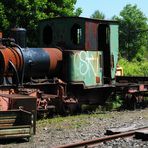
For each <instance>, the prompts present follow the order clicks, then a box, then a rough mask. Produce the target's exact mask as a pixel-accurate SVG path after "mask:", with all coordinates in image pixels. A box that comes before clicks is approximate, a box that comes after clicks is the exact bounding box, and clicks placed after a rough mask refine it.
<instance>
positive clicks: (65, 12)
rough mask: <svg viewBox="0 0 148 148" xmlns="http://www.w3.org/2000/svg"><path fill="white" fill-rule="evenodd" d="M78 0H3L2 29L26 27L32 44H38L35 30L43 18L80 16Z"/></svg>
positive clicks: (0, 26)
mask: <svg viewBox="0 0 148 148" xmlns="http://www.w3.org/2000/svg"><path fill="white" fill-rule="evenodd" d="M76 2H77V0H58V1H57V0H2V1H1V2H0V18H1V19H0V29H1V30H3V31H4V32H6V30H7V29H8V28H9V29H10V28H13V27H24V28H26V29H27V30H28V32H29V33H28V35H29V43H30V45H34V46H35V45H36V43H35V42H36V41H35V37H36V36H35V35H34V30H35V29H36V27H37V24H38V22H39V21H40V20H42V19H47V18H52V17H57V16H79V15H80V14H81V12H82V10H81V8H78V9H76V10H75V7H74V6H75V4H76Z"/></svg>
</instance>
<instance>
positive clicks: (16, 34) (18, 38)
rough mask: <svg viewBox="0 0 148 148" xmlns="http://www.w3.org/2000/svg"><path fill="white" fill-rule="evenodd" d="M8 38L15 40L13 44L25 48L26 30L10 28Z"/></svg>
mask: <svg viewBox="0 0 148 148" xmlns="http://www.w3.org/2000/svg"><path fill="white" fill-rule="evenodd" d="M10 37H11V38H14V39H15V42H16V43H17V44H18V45H19V46H20V47H22V48H25V47H26V29H24V28H12V29H11V33H10Z"/></svg>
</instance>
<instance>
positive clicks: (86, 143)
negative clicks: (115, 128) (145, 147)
mask: <svg viewBox="0 0 148 148" xmlns="http://www.w3.org/2000/svg"><path fill="white" fill-rule="evenodd" d="M142 134H146V139H148V127H142V128H138V129H133V130H128V131H125V132H121V133H117V134H113V135H108V136H105V137H101V138H97V139H93V140H88V141H82V142H78V143H73V144H68V145H61V146H58V147H56V148H76V147H87V146H91V145H95V144H98V143H101V142H105V141H111V140H114V139H117V138H123V137H131V136H135V137H137V138H138V139H139V138H140V137H144V136H143V135H142ZM144 138H145V137H144Z"/></svg>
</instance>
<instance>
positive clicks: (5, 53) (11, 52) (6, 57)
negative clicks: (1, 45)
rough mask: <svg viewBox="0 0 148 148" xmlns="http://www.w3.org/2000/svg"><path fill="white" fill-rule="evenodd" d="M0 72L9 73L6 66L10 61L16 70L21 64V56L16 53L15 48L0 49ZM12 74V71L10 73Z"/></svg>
mask: <svg viewBox="0 0 148 148" xmlns="http://www.w3.org/2000/svg"><path fill="white" fill-rule="evenodd" d="M0 58H1V63H0V72H1V74H9V73H10V71H9V73H8V66H9V62H10V61H11V62H12V63H13V65H14V66H15V67H16V69H17V70H20V69H21V68H22V65H23V60H22V56H21V55H20V54H19V53H18V51H17V48H13V49H12V48H5V49H1V50H0ZM10 74H12V73H10Z"/></svg>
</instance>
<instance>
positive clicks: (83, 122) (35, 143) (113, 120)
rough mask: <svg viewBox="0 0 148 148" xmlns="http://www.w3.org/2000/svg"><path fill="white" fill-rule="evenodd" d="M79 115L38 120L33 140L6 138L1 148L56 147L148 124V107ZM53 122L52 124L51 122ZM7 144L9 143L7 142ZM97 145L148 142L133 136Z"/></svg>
mask: <svg viewBox="0 0 148 148" xmlns="http://www.w3.org/2000/svg"><path fill="white" fill-rule="evenodd" d="M82 117H83V116H82V115H81V116H80V119H79V116H76V117H75V118H73V121H72V122H69V120H70V117H63V118H60V120H61V122H59V120H57V122H58V123H57V124H56V119H54V122H52V120H53V119H50V120H51V121H50V120H48V121H47V120H45V123H41V121H39V122H38V123H37V134H36V135H35V136H34V137H33V139H32V140H31V141H30V142H25V141H20V142H19V143H16V140H13V141H11V142H7V141H5V144H4V143H3V144H2V143H0V148H14V147H17V148H50V147H51V148H53V147H56V146H59V145H64V144H70V143H75V142H80V141H83V140H91V139H94V138H98V137H103V136H104V133H105V132H106V129H110V128H113V127H128V126H134V127H135V128H138V127H144V126H147V125H148V109H144V110H136V111H122V112H117V111H114V112H106V113H105V117H104V116H103V114H102V115H101V116H100V114H95V115H89V116H85V117H84V119H83V118H82ZM49 122H50V123H49ZM6 143H7V144H6ZM93 147H95V148H97V147H101V148H127V147H128V148H133V147H134V148H139V147H141V148H146V147H148V141H142V140H140V139H139V140H137V139H134V138H132V137H130V138H118V139H116V140H112V141H109V142H104V143H100V144H98V145H96V146H93Z"/></svg>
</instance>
